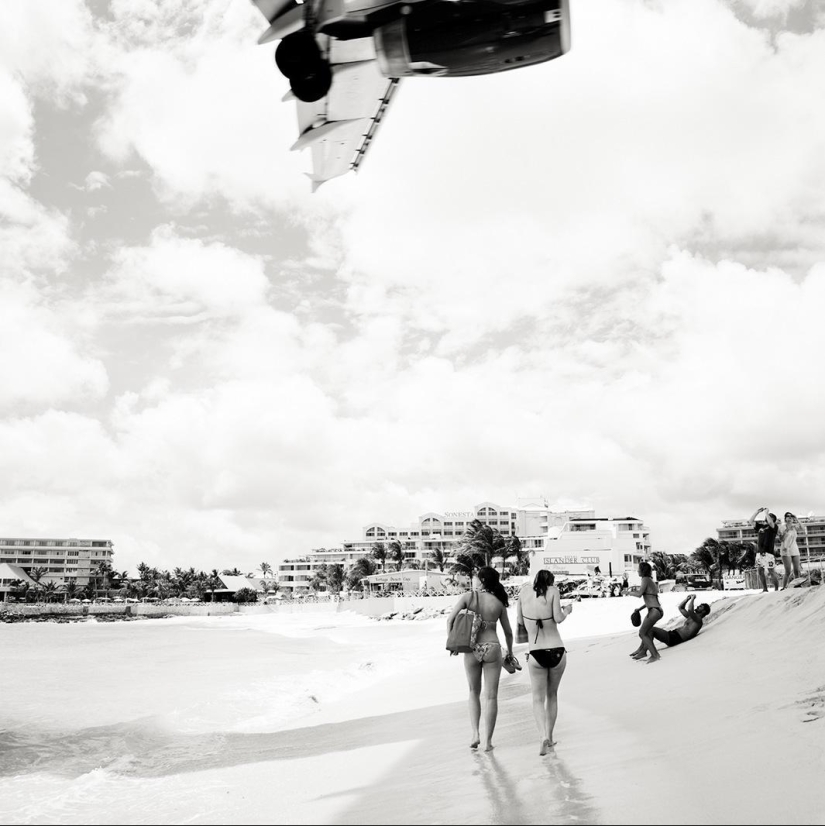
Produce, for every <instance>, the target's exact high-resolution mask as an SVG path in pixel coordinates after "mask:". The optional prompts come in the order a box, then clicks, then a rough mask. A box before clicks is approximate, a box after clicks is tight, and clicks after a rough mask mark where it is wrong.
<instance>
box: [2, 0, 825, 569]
mask: <svg viewBox="0 0 825 826" xmlns="http://www.w3.org/2000/svg"><path fill="white" fill-rule="evenodd" d="M572 17H573V49H572V51H571V52H570V53H569V54H568V55H566V56H565V57H563V58H561V59H560V60H556V61H551V62H549V63H546V64H544V65H541V66H537V67H531V68H527V69H520V70H517V71H514V72H508V73H504V74H501V75H494V76H488V77H480V78H460V79H454V80H451V79H445V78H413V79H407V80H405V81H404V82H403V83H402V84H401V87H400V89H399V92H398V94H397V96H396V98H395V99H394V101H393V105H392V107H391V109H390V112H389V115H388V116H387V118H386V120H385V122H384V124H383V125H382V128H381V131H380V133H379V136H378V139H377V140H376V142H375V143H374V144H373V147H372V149H371V150H370V154H369V156H368V157H367V159H366V161H365V162H364V165H363V167H362V170H361V171H360V172H359V174H358V175H357V176H355V175H349V176H346V177H345V178H341V179H338V180H335V181H332V182H330V183H328V184H325V185H324V186H323V187H322V188H321V189H320V190H319V191H318V192H317V193H316V194H315V195H311V194H310V186H309V182H308V180H307V179H306V177H305V176H304V174H303V173H304V172H306V171H308V170H309V168H310V158H309V154H308V153H296V152H289V151H288V149H289V146H290V145H291V144H292V142H293V141H294V140H295V137H296V123H295V113H294V110H293V109H294V105H293V104H291V103H282V102H281V97H282V96H283V95H284V93H285V92H286V91H287V84H286V81H285V80H284V79H283V78H282V77H281V76H280V75H279V74H278V72H277V70H276V69H275V67H274V63H273V59H272V58H273V50H274V47H273V46H272V45H271V44H270V45H269V46H256V39H257V37H258V35H259V34H260V32H261V31H262V30H263V29H264V28H265V25H266V24H265V21H264V20H263V18H262V17H260V15H259V13H258V12H257V10H256V9H255V7H254V6H253V5H252V4H251V3H250V2H249V0H108V1H107V0H85V2H84V1H83V0H61V2H60V3H55V2H53V0H4V2H3V3H2V4H0V171H2V176H1V177H0V383H1V384H2V391H3V392H2V393H0V468H2V473H0V486H2V488H1V490H2V495H1V496H0V525H2V531H3V535H6V536H59V537H64V536H79V537H92V536H94V537H105V538H111V539H112V540H113V541H114V542H115V547H116V557H115V564H116V567H118V568H121V569H122V568H130V569H131V570H132V571H134V566H135V565H136V564H137V563H138V562H139V561H141V560H144V561H146V562H148V563H150V564H153V565H158V566H161V567H173V566H175V565H181V566H188V565H195V566H196V567H200V568H211V567H227V566H234V565H237V566H238V567H240V568H242V569H245V570H246V569H250V570H251V569H252V568H254V567H256V566H257V564H258V563H259V562H261V561H269V562H270V563H276V562H277V561H278V560H279V559H282V558H284V557H289V556H295V555H298V554H303V553H305V552H306V551H308V550H310V549H311V548H317V547H321V546H334V545H335V544H337V543H339V542H340V541H342V540H345V539H353V538H357V537H358V536H359V535H360V531H361V527H362V525H364V524H366V523H367V522H370V521H383V522H387V523H391V524H399V525H407V524H409V523H410V522H411V521H413V520H414V519H415V518H416V517H417V516H418V515H419V514H421V513H424V512H426V511H430V510H434V511H443V510H466V509H468V508H470V507H472V506H473V505H474V504H477V503H479V502H482V501H484V500H490V501H493V502H497V503H500V504H503V505H504V504H515V503H516V502H517V501H518V498H519V497H525V496H533V495H539V494H540V495H544V496H545V497H546V498H547V499H548V500H549V501H550V503H551V504H556V505H558V506H559V507H565V506H588V507H592V508H595V509H596V511H597V513H598V514H599V515H603V516H611V515H614V516H620V515H627V514H633V515H636V516H639V517H641V518H643V519H644V520H645V521H646V523H647V524H648V525H649V527H650V529H651V535H652V540H653V544H654V548H655V549H658V550H667V551H670V552H689V551H690V550H692V549H693V548H695V547H696V545H698V544H699V543H700V542H701V541H702V539H703V538H704V537H706V536H708V535H713V534H714V531H715V528H716V527H717V526H718V525H719V522H720V520H721V519H724V518H736V517H747V516H749V515H750V514H751V512H752V511H753V510H754V508H756V507H757V506H758V505H763V504H768V505H770V506H771V507H772V508H773V509H774V510H777V511H783V510H785V509H788V508H790V509H792V510H796V511H798V512H800V513H803V514H804V513H807V512H809V511H814V512H815V513H817V514H823V513H825V462H823V458H824V457H823V451H825V415H823V410H825V381H823V379H825V370H823V363H822V360H823V353H825V323H823V319H825V107H823V105H822V101H823V100H825V7H823V6H822V5H820V4H818V3H816V2H811V0H666V2H656V0H586V1H585V0H581V1H580V2H575V0H574V2H573V6H572Z"/></svg>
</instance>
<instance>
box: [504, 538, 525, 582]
mask: <svg viewBox="0 0 825 826" xmlns="http://www.w3.org/2000/svg"><path fill="white" fill-rule="evenodd" d="M523 555H524V552H523V551H522V550H521V540H520V539H519V538H518V537H517V536H516V535H515V534H513V535H512V536H508V537H507V539H506V540H505V541H504V547H503V548H502V550H501V573H504V565H505V563H506V562H507V557H510V556H514V557H515V558H516V565H515V567H521V560H522V556H523Z"/></svg>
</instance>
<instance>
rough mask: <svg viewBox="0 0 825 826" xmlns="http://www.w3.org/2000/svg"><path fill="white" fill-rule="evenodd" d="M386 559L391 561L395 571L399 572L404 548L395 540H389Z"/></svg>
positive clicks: (402, 561) (402, 562)
mask: <svg viewBox="0 0 825 826" xmlns="http://www.w3.org/2000/svg"><path fill="white" fill-rule="evenodd" d="M387 557H388V558H389V559H390V560H392V561H393V562H394V563H395V565H396V569H397V570H399V571H400V570H401V567H402V566H403V564H404V548H403V547H402V545H401V543H400V542H399V541H398V540H397V539H391V540H390V541H389V542H388V543H387Z"/></svg>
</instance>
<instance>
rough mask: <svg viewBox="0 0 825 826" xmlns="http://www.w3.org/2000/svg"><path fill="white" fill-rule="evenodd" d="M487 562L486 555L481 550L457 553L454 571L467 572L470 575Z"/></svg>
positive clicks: (453, 566) (454, 560)
mask: <svg viewBox="0 0 825 826" xmlns="http://www.w3.org/2000/svg"><path fill="white" fill-rule="evenodd" d="M485 564H486V562H485V559H484V557H483V556H482V555H481V553H480V552H479V551H474V552H472V553H457V554H456V555H455V556H454V557H453V564H452V568H451V570H452V572H453V573H462V574H466V575H467V576H469V577H472V575H473V574H474V573H475V572H476V570H478V569H479V568H482V567H484V565H485Z"/></svg>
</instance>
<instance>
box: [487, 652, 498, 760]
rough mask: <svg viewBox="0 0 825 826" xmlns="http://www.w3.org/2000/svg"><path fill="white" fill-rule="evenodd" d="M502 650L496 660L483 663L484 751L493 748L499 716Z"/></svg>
mask: <svg viewBox="0 0 825 826" xmlns="http://www.w3.org/2000/svg"><path fill="white" fill-rule="evenodd" d="M501 659H502V658H501V652H499V655H498V657H497V658H496V660H495V661H494V662H491V663H483V664H482V667H483V669H484V734H485V737H484V751H492V750H493V732H494V731H495V728H496V719H497V718H498V681H499V680H500V679H501Z"/></svg>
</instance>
